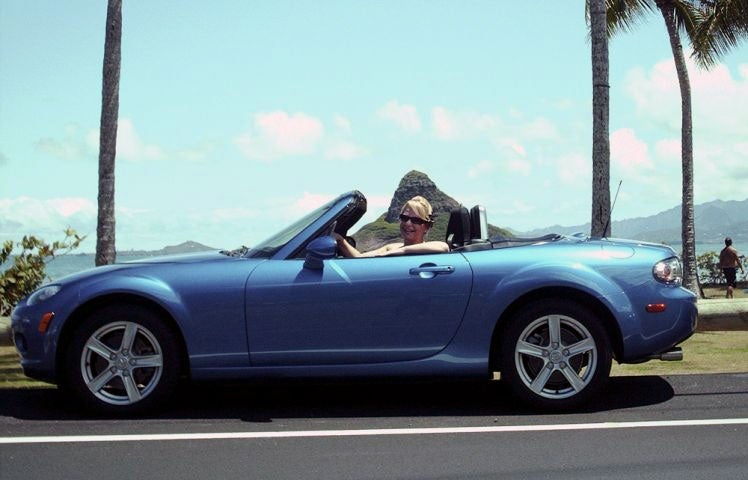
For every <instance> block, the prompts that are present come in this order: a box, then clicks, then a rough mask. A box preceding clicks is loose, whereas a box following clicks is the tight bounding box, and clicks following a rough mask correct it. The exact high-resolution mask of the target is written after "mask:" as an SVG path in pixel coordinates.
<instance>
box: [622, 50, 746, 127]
mask: <svg viewBox="0 0 748 480" xmlns="http://www.w3.org/2000/svg"><path fill="white" fill-rule="evenodd" d="M687 64H688V74H689V80H690V83H691V99H692V104H693V120H694V131H695V132H699V131H701V132H704V131H708V132H711V133H715V134H719V135H720V136H738V135H744V133H745V127H744V126H745V125H748V73H746V72H748V66H746V65H741V66H740V67H739V78H733V76H732V74H731V73H730V70H729V69H728V68H727V67H726V66H724V65H722V64H719V65H717V66H715V67H713V68H712V69H711V70H701V69H699V68H698V67H697V66H696V65H695V64H694V63H693V61H691V60H690V59H688V60H687ZM624 88H625V90H626V92H627V93H628V94H629V96H630V97H631V98H632V99H633V100H634V104H635V106H636V109H637V112H638V114H639V115H640V116H642V117H643V118H645V119H647V120H650V121H652V122H654V123H655V124H659V125H665V126H667V128H668V129H670V130H671V131H674V132H677V131H680V123H681V98H680V88H679V86H678V76H677V73H676V71H675V64H674V63H673V61H672V60H671V59H668V60H663V61H662V62H659V63H657V64H655V65H654V66H653V67H652V68H651V69H650V70H649V71H645V70H644V69H643V68H636V69H633V70H631V71H630V72H629V73H628V74H627V75H626V79H625V80H624Z"/></svg>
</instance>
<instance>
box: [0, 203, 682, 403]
mask: <svg viewBox="0 0 748 480" xmlns="http://www.w3.org/2000/svg"><path fill="white" fill-rule="evenodd" d="M365 211H366V199H365V198H364V196H363V195H362V194H361V193H360V192H357V191H353V192H349V193H346V194H344V195H341V196H340V197H338V198H336V199H335V200H333V201H331V202H329V203H328V204H326V205H324V206H322V207H320V208H318V209H317V210H315V211H314V212H312V213H310V214H308V215H306V216H305V217H304V218H302V219H300V220H299V221H297V222H296V223H294V224H293V225H291V226H290V227H288V228H286V229H285V230H283V231H282V232H280V233H278V234H277V235H275V236H273V237H271V238H270V239H268V240H266V241H264V242H262V243H260V244H258V245H256V246H255V247H254V248H251V249H246V250H239V251H233V252H211V253H201V254H191V255H185V256H175V257H164V258H154V259H148V260H143V261H137V262H130V263H124V264H116V265H110V266H106V267H99V268H96V269H92V270H89V271H86V272H82V273H78V274H74V275H71V276H68V277H65V278H62V279H60V280H58V281H55V282H53V283H51V284H48V285H45V286H42V287H41V288H39V289H38V290H36V291H35V292H34V293H32V294H31V295H30V296H29V297H27V298H26V299H25V300H23V301H22V302H21V303H20V304H19V305H18V306H17V307H16V308H15V310H14V311H13V314H12V333H13V336H14V341H15V345H16V347H17V349H18V351H19V352H20V354H21V356H22V362H21V363H22V366H23V369H24V372H25V373H26V375H28V376H30V377H33V378H37V379H41V380H45V381H48V382H52V383H56V384H58V385H59V386H60V387H62V388H63V389H64V390H65V391H66V392H68V393H69V394H70V395H72V396H74V397H75V398H77V400H79V401H81V402H82V403H83V405H84V406H85V407H87V408H93V409H96V410H98V411H104V412H110V413H133V412H141V411H143V410H145V409H149V408H152V407H154V406H155V405H158V404H163V403H164V401H165V400H166V399H167V398H168V396H169V395H170V394H171V393H172V392H173V391H174V389H175V387H176V385H177V384H178V382H179V381H180V380H181V379H186V378H190V379H193V380H207V379H219V380H220V379H231V380H236V379H256V378H289V377H327V378H329V377H338V378H353V377H379V378H381V377H409V378H415V377H463V378H469V377H473V378H481V377H482V378H486V379H491V378H495V375H494V374H495V372H500V378H501V381H502V382H506V384H507V385H508V386H509V388H510V390H511V391H512V392H513V393H514V394H515V395H516V396H517V397H519V398H520V399H522V400H523V401H525V402H527V403H529V404H531V405H534V406H536V407H540V408H544V409H565V408H572V407H576V406H579V405H580V404H583V403H584V402H585V401H587V400H588V399H589V398H590V396H592V395H594V394H595V393H596V392H599V391H600V389H601V388H603V386H604V385H605V382H606V380H607V378H608V376H609V373H610V368H611V362H612V360H613V359H615V360H616V361H618V362H620V363H635V362H643V361H646V360H650V359H664V360H674V359H680V358H681V357H682V355H681V353H680V349H678V348H677V347H675V346H676V345H677V344H678V343H680V342H682V341H683V340H685V339H686V338H688V337H689V336H690V335H691V334H692V333H693V331H694V328H695V326H696V316H697V311H696V297H695V295H694V294H693V293H691V292H690V291H688V290H686V289H684V288H683V287H681V265H680V261H679V259H678V257H677V256H676V254H675V252H674V251H673V250H672V249H671V248H669V247H666V246H662V245H653V244H643V243H640V242H634V241H626V240H612V239H590V238H586V237H581V236H572V237H565V236H560V235H549V236H546V237H543V238H536V239H503V238H487V237H488V235H487V233H486V228H485V227H486V222H485V218H484V212H485V211H484V210H482V209H480V208H474V209H472V211H468V210H467V209H464V208H460V209H456V210H455V211H453V213H452V216H451V217H450V221H449V228H448V232H447V235H448V238H447V240H448V242H449V243H450V244H451V251H450V252H449V253H439V254H422V255H407V256H397V257H379V258H351V259H348V258H341V257H340V256H339V255H338V254H337V252H336V242H335V240H334V239H333V237H332V236H331V234H332V233H333V232H335V233H339V234H341V235H346V234H347V232H348V231H349V229H351V227H352V226H353V225H354V224H355V223H356V222H357V221H358V220H359V219H360V218H361V216H362V215H363V214H364V212H365ZM471 214H472V215H471Z"/></svg>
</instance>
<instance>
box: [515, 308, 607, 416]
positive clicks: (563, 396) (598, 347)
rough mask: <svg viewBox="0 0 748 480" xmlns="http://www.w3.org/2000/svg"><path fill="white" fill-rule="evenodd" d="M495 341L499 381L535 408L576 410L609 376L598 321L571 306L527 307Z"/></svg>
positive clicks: (585, 310) (604, 338) (588, 312)
mask: <svg viewBox="0 0 748 480" xmlns="http://www.w3.org/2000/svg"><path fill="white" fill-rule="evenodd" d="M500 342H501V345H500V349H501V350H500V363H501V365H500V368H501V379H502V381H504V382H506V383H507V385H508V386H509V388H510V390H511V391H512V392H513V393H514V395H515V396H516V397H518V399H519V400H520V401H522V402H524V403H525V404H529V405H530V406H532V407H535V408H540V409H543V410H557V411H560V410H568V409H572V408H577V407H579V406H580V405H583V404H584V403H585V402H587V401H588V400H589V398H590V397H592V396H594V395H595V394H597V393H598V392H599V391H600V389H601V388H602V387H603V385H604V384H605V383H606V382H607V380H608V377H609V375H610V366H611V361H612V353H611V347H610V340H609V339H608V334H607V332H606V331H605V328H604V327H603V325H602V320H601V319H600V318H599V317H597V316H596V315H595V314H594V313H593V312H592V311H591V310H590V309H588V308H586V307H584V306H582V305H580V304H578V303H576V302H572V301H569V300H561V299H551V300H539V301H536V302H534V303H533V304H531V305H528V306H527V307H525V308H523V309H522V310H521V311H519V312H518V313H517V314H515V315H514V316H513V317H512V318H511V319H510V320H509V323H508V325H507V327H506V329H505V330H504V331H503V332H502V337H501V339H500Z"/></svg>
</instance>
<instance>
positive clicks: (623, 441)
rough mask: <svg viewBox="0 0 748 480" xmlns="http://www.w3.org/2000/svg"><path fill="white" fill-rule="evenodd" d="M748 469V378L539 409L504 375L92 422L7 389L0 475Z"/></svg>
mask: <svg viewBox="0 0 748 480" xmlns="http://www.w3.org/2000/svg"><path fill="white" fill-rule="evenodd" d="M21 478H43V479H45V480H52V479H58V478H59V479H71V478H76V479H79V478H80V479H85V478H106V479H132V478H148V479H162V478H164V479H172V478H173V479H234V478H236V479H243V480H246V479H285V478H289V479H291V478H293V479H297V478H298V479H337V478H345V479H354V478H355V479H359V478H360V479H389V478H393V479H394V478H397V479H452V478H455V479H457V478H459V479H489V478H491V479H494V478H502V479H503V478H522V479H536V478H537V479H541V478H542V479H546V478H552V479H579V478H589V479H592V478H595V479H606V478H611V479H613V478H615V479H628V478H631V479H633V478H636V479H671V478H672V479H676V478H677V479H679V480H683V479H700V478H704V479H706V478H709V479H710V480H714V479H717V478H718V479H720V480H723V479H746V478H748V373H745V374H721V375H686V376H672V377H614V378H613V379H611V383H610V385H609V388H608V389H607V392H606V393H605V394H604V395H603V396H602V397H601V398H600V399H599V400H598V401H597V402H595V403H594V404H592V405H590V406H589V408H587V409H585V411H583V412H575V413H567V414H552V415H551V414H538V413H536V412H532V411H529V410H526V409H525V408H523V406H522V405H517V404H515V403H513V402H511V401H509V400H507V399H506V395H505V392H504V389H503V387H502V385H501V383H500V382H492V383H490V384H488V383H423V384H415V385H414V384H406V383H386V384H362V383H353V384H351V383H347V384H309V383H294V384H285V385H278V384H271V385H252V386H248V385H233V386H232V385H203V386H198V387H189V388H185V389H183V390H182V391H181V392H180V397H179V398H178V399H177V400H176V401H175V402H174V404H173V405H171V406H170V408H169V409H168V410H165V411H163V412H161V413H159V414H157V415H153V416H151V417H148V418H140V419H102V418H92V417H89V416H86V415H84V414H83V413H81V412H79V411H77V410H76V409H75V408H74V407H73V406H70V405H67V404H66V403H65V401H64V399H62V398H61V397H60V396H59V395H58V393H57V392H56V391H55V390H0V479H2V480H5V479H21Z"/></svg>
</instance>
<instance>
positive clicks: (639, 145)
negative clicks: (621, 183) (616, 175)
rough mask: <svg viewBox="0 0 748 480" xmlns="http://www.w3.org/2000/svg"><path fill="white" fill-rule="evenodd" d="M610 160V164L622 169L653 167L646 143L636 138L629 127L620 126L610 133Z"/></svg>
mask: <svg viewBox="0 0 748 480" xmlns="http://www.w3.org/2000/svg"><path fill="white" fill-rule="evenodd" d="M610 162H611V166H616V167H618V168H622V169H623V170H641V169H645V170H651V169H652V168H653V165H652V160H651V159H650V158H649V147H648V146H647V143H646V142H644V141H642V140H641V139H639V138H637V136H636V133H634V131H633V130H632V129H630V128H621V129H619V130H616V131H615V132H613V133H612V134H610Z"/></svg>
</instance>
